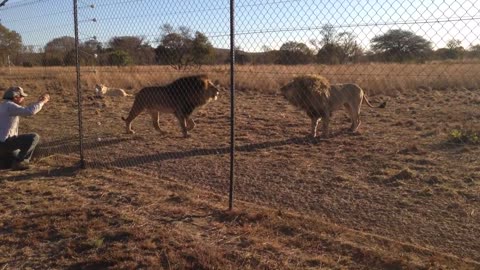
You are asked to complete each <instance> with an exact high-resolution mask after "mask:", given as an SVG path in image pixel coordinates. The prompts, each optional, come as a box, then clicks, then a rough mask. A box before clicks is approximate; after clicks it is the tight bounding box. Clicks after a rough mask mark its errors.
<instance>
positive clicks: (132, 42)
mask: <svg viewBox="0 0 480 270" xmlns="http://www.w3.org/2000/svg"><path fill="white" fill-rule="evenodd" d="M108 45H109V47H110V52H112V51H124V52H126V53H128V55H129V56H130V60H131V61H132V63H133V64H136V65H142V64H153V63H154V62H155V52H154V49H153V48H152V47H151V46H150V45H149V44H148V42H147V41H146V40H145V38H144V37H138V36H120V37H113V38H111V39H110V41H109V42H108Z"/></svg>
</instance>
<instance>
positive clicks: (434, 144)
mask: <svg viewBox="0 0 480 270" xmlns="http://www.w3.org/2000/svg"><path fill="white" fill-rule="evenodd" d="M235 11H236V13H235V24H236V27H235V29H236V31H235V32H236V33H235V44H236V47H235V48H234V49H235V69H236V72H235V78H236V81H235V86H236V90H237V91H236V96H235V102H236V108H235V112H236V116H235V119H236V126H235V131H236V137H235V139H236V149H237V153H236V157H235V162H236V163H235V169H236V170H235V179H236V198H238V199H241V200H246V201H250V202H255V203H258V204H261V205H268V206H273V207H278V208H279V209H293V210H296V211H300V212H307V213H314V214H316V215H321V216H325V217H328V218H331V219H334V220H335V221H337V222H344V223H349V222H352V224H349V225H351V226H353V227H355V226H357V225H358V223H355V222H359V220H360V221H365V222H366V220H377V222H378V224H379V225H378V227H379V228H380V229H379V230H380V231H382V232H383V233H385V234H391V235H395V234H396V233H398V232H399V231H403V232H404V231H409V230H413V231H423V230H424V229H425V230H428V229H429V228H431V227H429V226H434V225H432V224H433V223H434V220H436V218H435V217H433V215H432V216H431V215H430V214H428V215H427V216H425V215H424V214H425V213H416V214H411V215H403V214H401V213H403V211H407V210H408V208H409V207H410V206H409V205H407V204H410V203H409V202H408V203H407V202H404V201H403V200H402V197H403V196H413V197H415V198H416V201H415V203H429V202H431V200H433V199H431V198H432V196H434V194H437V193H440V194H443V193H449V192H450V191H452V190H453V192H463V193H465V194H470V195H471V194H472V192H474V191H475V190H478V185H477V186H475V187H473V188H472V186H469V184H468V183H467V182H464V180H465V179H478V173H475V172H474V171H472V168H477V169H478V164H477V165H472V164H473V163H474V161H475V160H476V158H475V155H476V153H477V152H478V149H477V148H474V150H466V152H463V154H461V153H459V152H456V150H452V148H451V145H457V144H458V143H460V144H461V145H466V144H472V145H475V144H477V145H478V143H479V139H478V132H479V130H480V128H479V127H480V123H479V120H478V119H479V116H480V115H479V114H478V104H480V95H479V93H478V87H479V84H480V77H479V76H478V72H479V63H480V62H479V58H480V43H479V34H478V33H479V31H478V29H479V23H480V18H479V14H480V10H479V5H478V3H476V1H431V2H428V3H427V2H425V1H398V0H387V1H374V2H372V1H314V0H284V1H281V0H265V1H247V0H243V1H237V2H236V6H235ZM78 14H79V35H80V43H79V61H80V65H81V70H80V72H81V91H82V94H83V95H82V96H83V100H81V106H82V108H83V116H82V121H83V124H84V125H83V127H84V130H83V132H84V143H85V159H86V162H87V166H91V167H98V168H102V167H121V168H126V169H131V170H135V171H139V172H141V173H144V174H149V175H154V176H158V177H159V178H162V179H171V180H172V181H180V182H183V183H185V184H188V185H192V186H194V187H198V188H202V189H209V190H213V191H215V192H217V193H221V194H226V193H227V191H228V178H229V146H230V120H231V119H230V94H231V93H230V85H229V82H230V81H229V78H230V66H229V63H230V58H229V50H230V47H229V46H230V6H229V2H228V1H218V0H213V1H147V0H145V1H139V0H104V1H95V0H82V1H79V9H78ZM0 19H1V21H0V22H1V25H0V31H1V33H2V34H1V35H0V63H1V67H0V72H1V74H2V76H1V78H0V82H1V85H0V87H2V88H3V90H4V89H6V88H7V87H8V86H10V85H22V86H24V88H25V89H26V91H28V92H30V93H31V94H32V95H34V96H35V95H37V94H38V95H40V94H41V93H43V92H44V91H47V92H49V93H50V94H51V95H52V96H53V97H52V100H51V102H50V104H49V105H48V106H47V107H46V108H45V109H44V111H42V112H41V113H39V115H37V116H35V117H34V118H32V119H26V120H25V121H24V122H22V127H21V128H22V129H23V130H35V131H36V132H38V133H40V134H41V135H42V138H43V141H42V144H41V145H40V147H39V153H38V155H40V156H49V155H54V154H59V155H60V156H59V159H61V158H63V157H64V156H65V155H68V156H73V157H78V121H77V112H78V111H77V100H76V94H75V93H76V89H75V76H76V73H75V57H74V56H75V50H74V48H75V41H74V37H73V33H74V28H73V25H74V24H73V19H72V4H71V2H70V1H48V0H43V1H42V0H19V1H14V0H11V1H9V2H8V3H7V5H5V6H3V7H1V8H0ZM199 74H205V75H206V77H189V76H197V75H199ZM305 75H316V76H317V75H318V76H321V77H314V80H313V81H312V80H311V79H312V77H302V76H305ZM185 77H188V79H185ZM182 78H183V79H182ZM324 79H325V80H326V83H327V84H326V85H327V87H323V86H322V85H323V84H322V82H323V80H324ZM294 83H296V84H294ZM341 84H343V85H341ZM351 84H355V85H356V86H355V85H351ZM286 85H290V86H292V85H293V86H292V87H291V89H290V88H289V89H290V90H291V93H290V94H288V95H290V98H288V97H287V98H286V96H287V94H285V92H282V91H280V89H281V88H282V87H285V86H286ZM328 85H331V86H328ZM312 87H313V88H315V87H316V88H317V89H316V91H308V89H311V88H312ZM357 87H359V88H361V89H362V90H359V88H357ZM283 89H285V88H283ZM325 89H326V90H328V91H327V92H325V91H324V90H325ZM217 93H218V98H216V99H215V97H216V96H217ZM361 93H365V94H366V96H367V98H368V99H369V101H370V103H372V105H374V106H378V105H380V104H381V103H382V102H385V101H386V102H387V105H386V108H384V109H381V108H368V107H367V105H366V104H365V103H366V102H365V101H364V100H363V99H362V98H361V97H362V94H361ZM288 99H289V100H288ZM292 99H294V100H296V101H292ZM359 99H360V100H359ZM362 100H363V105H362ZM207 101H209V102H207ZM295 102H296V104H297V105H296V106H295V105H292V103H295ZM345 104H347V106H345ZM355 106H361V108H362V110H361V113H360V119H361V125H359V124H360V121H357V120H356V117H358V109H357V107H355ZM129 114H130V116H131V117H130V118H129V119H128V120H129V121H130V120H132V121H131V124H132V129H133V130H134V131H135V133H134V134H130V132H131V131H130V130H129V128H128V127H127V126H126V122H125V121H123V120H122V117H125V118H127V117H128V115H129ZM137 114H138V115H137ZM134 116H135V118H134ZM352 117H353V118H355V119H353V120H351V118H352ZM320 118H323V119H322V121H319V124H318V127H317V134H316V135H318V138H316V137H315V138H314V136H313V135H315V134H314V133H315V132H314V130H312V129H313V128H312V121H313V122H316V121H317V120H318V119H320ZM312 119H313V120H312ZM326 119H327V121H328V119H329V121H330V124H329V130H330V136H329V137H328V138H325V137H326V136H325V135H326V134H325V133H324V124H323V123H325V121H326ZM192 120H193V121H194V122H193V121H192ZM352 121H353V124H352ZM358 125H359V128H358V131H356V132H352V130H351V129H353V130H354V131H355V129H356V127H357V126H358ZM455 149H456V148H455ZM458 151H460V150H458ZM472 166H473V167H472ZM475 166H476V167H475ZM450 180H451V181H450ZM472 181H474V182H475V181H476V180H472ZM440 183H447V184H445V185H440ZM405 186H408V187H409V189H408V190H407V189H404V188H402V187H405ZM469 188H471V189H470V190H469ZM385 189H387V190H389V191H388V192H385ZM466 196H467V195H466ZM471 196H474V195H471ZM467 197H468V196H467ZM477 198H478V196H477ZM367 202H368V205H366V203H367ZM387 205H388V206H387ZM366 206H367V207H368V208H369V209H365V207H366ZM443 207H447V206H446V205H445V204H444V203H443V202H439V204H438V208H435V209H434V210H433V211H434V213H436V214H438V216H441V215H442V214H441V213H442V210H441V209H442V208H443ZM392 209H393V210H392ZM391 211H396V213H400V214H399V215H398V218H397V217H395V216H392V213H391ZM350 217H354V218H353V219H349V218H350ZM418 218H424V219H428V218H431V219H432V221H426V222H425V223H423V224H425V226H426V228H416V227H415V226H416V225H415V222H414V220H415V219H418ZM392 219H393V220H394V221H396V222H397V224H399V226H398V227H395V228H387V227H383V225H385V224H387V223H388V222H387V220H390V221H391V220H392ZM352 220H355V222H353V221H352ZM405 220H408V221H405ZM359 226H360V225H359ZM475 232H476V233H477V234H478V230H476V231H475ZM445 234H448V233H446V232H445ZM419 237H422V234H420V233H419ZM446 237H448V236H446ZM452 237H453V236H452ZM426 238H427V237H425V239H426ZM430 239H431V238H430ZM426 244H432V245H434V244H439V243H426ZM477 256H478V254H477ZM477 259H478V257H477Z"/></svg>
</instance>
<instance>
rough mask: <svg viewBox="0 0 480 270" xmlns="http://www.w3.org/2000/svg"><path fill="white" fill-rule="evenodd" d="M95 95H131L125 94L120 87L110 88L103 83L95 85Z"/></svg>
mask: <svg viewBox="0 0 480 270" xmlns="http://www.w3.org/2000/svg"><path fill="white" fill-rule="evenodd" d="M95 96H96V97H106V96H108V97H127V96H132V95H130V94H127V93H126V92H125V90H123V89H121V88H110V87H107V86H106V85H104V84H96V85H95Z"/></svg>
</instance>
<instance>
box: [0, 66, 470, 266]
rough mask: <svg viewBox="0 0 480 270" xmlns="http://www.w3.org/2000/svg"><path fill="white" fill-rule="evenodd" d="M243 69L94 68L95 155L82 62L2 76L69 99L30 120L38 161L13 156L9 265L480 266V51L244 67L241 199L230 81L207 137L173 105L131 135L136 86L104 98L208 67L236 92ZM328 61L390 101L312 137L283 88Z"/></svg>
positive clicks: (335, 79)
mask: <svg viewBox="0 0 480 270" xmlns="http://www.w3.org/2000/svg"><path fill="white" fill-rule="evenodd" d="M228 71H229V70H228V67H227V66H215V67H202V68H201V69H200V70H190V71H188V72H187V73H180V72H174V71H173V70H172V69H170V68H168V67H146V66H143V67H140V66H132V67H123V68H115V67H82V70H81V78H80V79H81V83H80V86H81V89H82V93H81V97H82V108H81V113H82V118H81V120H82V122H81V124H82V128H83V130H84V133H83V139H84V140H83V144H82V147H83V149H84V151H83V155H84V157H85V161H86V169H80V168H79V157H80V153H79V146H80V145H79V139H78V138H79V124H78V119H79V118H78V107H77V100H78V96H77V93H76V74H75V69H74V68H70V67H65V68H15V67H13V68H11V69H7V68H2V69H1V70H0V75H1V76H0V90H2V91H3V90H5V89H6V88H8V86H11V85H20V86H22V87H23V88H24V89H25V91H26V92H27V93H29V94H30V97H28V99H27V103H28V102H32V101H34V100H36V97H37V96H39V95H40V94H42V93H44V92H48V93H49V94H50V95H51V97H52V98H51V101H50V102H49V103H48V104H47V105H46V106H45V107H44V109H43V110H42V111H41V112H40V113H39V114H37V115H36V116H34V117H30V118H24V119H22V120H21V125H20V129H21V130H20V132H30V131H35V132H37V133H39V134H40V135H41V136H42V142H41V144H40V145H39V147H38V150H37V152H36V156H35V160H34V166H33V168H32V169H31V170H29V171H23V172H13V171H8V170H1V171H0V201H1V202H2V203H1V204H0V269H2V270H4V269H5V270H6V269H480V252H479V250H480V226H479V224H480V161H479V155H480V141H479V136H480V78H478V76H477V75H478V74H479V72H480V63H477V62H437V63H435V62H433V63H427V64H360V65H343V66H341V65H338V66H323V65H309V66H292V67H285V66H274V65H271V66H268V65H266V66H249V65H245V66H238V67H237V74H236V89H237V91H236V96H235V98H236V99H235V112H236V118H235V121H236V128H235V135H236V136H235V137H236V152H235V167H234V168H235V186H234V190H235V194H234V210H233V211H228V210H227V209H228V189H229V175H230V164H229V161H230V154H229V150H230V120H231V119H230V93H229V92H228V91H227V90H225V91H222V92H221V93H220V96H219V99H218V100H216V101H213V102H212V103H210V104H208V105H206V106H205V107H203V108H201V109H200V110H199V111H197V112H196V113H195V114H194V115H193V119H195V121H196V123H197V126H196V127H195V129H193V130H192V131H191V135H192V136H191V137H190V138H182V134H181V132H180V129H179V127H178V124H177V122H176V119H175V118H174V117H173V116H172V115H168V114H165V115H162V116H161V119H160V127H161V129H162V131H163V132H161V133H160V132H158V131H156V130H155V129H154V128H153V126H152V124H151V119H150V116H149V115H148V114H146V113H145V114H142V115H140V116H139V117H138V118H137V119H135V121H134V122H133V129H134V130H135V131H136V133H135V134H133V135H131V134H125V124H124V122H123V121H122V120H121V117H122V116H126V115H127V114H128V111H129V109H130V107H131V105H132V103H133V100H134V97H105V98H95V97H94V86H95V84H96V83H103V84H106V85H108V86H110V87H120V88H123V89H125V91H126V92H127V93H130V94H135V93H136V92H137V91H138V90H140V89H141V88H142V87H145V86H150V85H156V84H166V83H169V82H171V81H172V80H174V79H176V78H178V77H180V76H184V75H186V74H197V73H205V74H208V75H209V77H211V78H212V80H218V81H219V82H220V83H221V84H222V85H223V86H224V87H226V88H227V89H228V88H229V85H228V83H229V73H228ZM310 73H314V74H320V75H323V76H325V77H326V78H328V79H329V80H330V81H331V82H332V83H347V82H354V83H357V84H359V85H360V86H361V87H362V88H364V90H365V92H366V93H367V95H368V96H369V100H370V102H372V103H374V104H379V103H380V102H383V101H387V106H386V108H385V109H374V108H369V107H367V106H366V105H363V107H362V112H361V119H362V125H361V126H360V133H359V134H350V133H349V132H348V131H347V128H348V127H349V126H350V122H349V119H348V118H347V114H346V113H344V112H343V111H338V112H335V113H334V115H333V118H332V122H331V125H330V128H331V132H332V135H333V136H332V137H331V138H328V139H323V138H318V139H317V138H316V139H312V138H310V137H309V131H310V120H309V119H308V118H307V117H306V115H305V114H304V113H303V112H301V111H299V110H298V109H296V108H294V107H292V106H291V105H289V104H288V103H287V102H286V101H285V99H284V98H283V97H282V96H281V95H280V93H279V91H278V89H279V88H280V86H281V85H283V84H284V83H286V82H288V80H289V79H290V78H292V77H293V76H296V75H299V74H310Z"/></svg>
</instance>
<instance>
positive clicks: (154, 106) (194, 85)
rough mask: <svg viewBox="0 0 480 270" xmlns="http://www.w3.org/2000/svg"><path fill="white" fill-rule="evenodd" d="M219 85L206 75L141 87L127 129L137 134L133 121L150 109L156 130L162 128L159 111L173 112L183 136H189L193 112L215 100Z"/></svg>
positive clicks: (192, 125) (129, 115) (127, 121)
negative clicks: (159, 121)
mask: <svg viewBox="0 0 480 270" xmlns="http://www.w3.org/2000/svg"><path fill="white" fill-rule="evenodd" d="M218 94H219V87H218V86H216V85H214V84H213V83H212V82H211V81H210V80H209V79H208V77H207V76H206V75H197V76H188V77H183V78H180V79H177V80H175V81H174V82H172V83H170V84H168V85H165V86H150V87H145V88H143V89H141V90H140V91H139V92H138V94H137V95H136V96H135V101H134V102H133V106H132V108H131V109H130V113H129V114H128V117H127V118H124V117H122V119H123V120H124V121H125V122H126V125H127V126H126V132H127V133H134V131H133V130H132V121H133V120H134V119H135V118H136V117H137V116H138V115H139V114H140V113H141V112H143V111H144V110H147V111H148V112H149V113H150V115H151V117H152V123H153V126H154V127H155V129H156V130H158V131H160V126H159V123H158V120H159V114H160V113H173V114H174V115H175V117H176V118H177V119H178V122H179V124H180V128H181V130H182V133H183V136H184V137H188V136H189V134H188V131H189V130H192V129H193V128H194V127H195V122H194V121H193V120H192V119H190V116H191V115H192V113H193V112H194V111H195V110H196V109H198V108H200V107H201V106H203V105H205V104H207V103H208V102H210V101H212V100H216V99H217V98H218Z"/></svg>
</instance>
